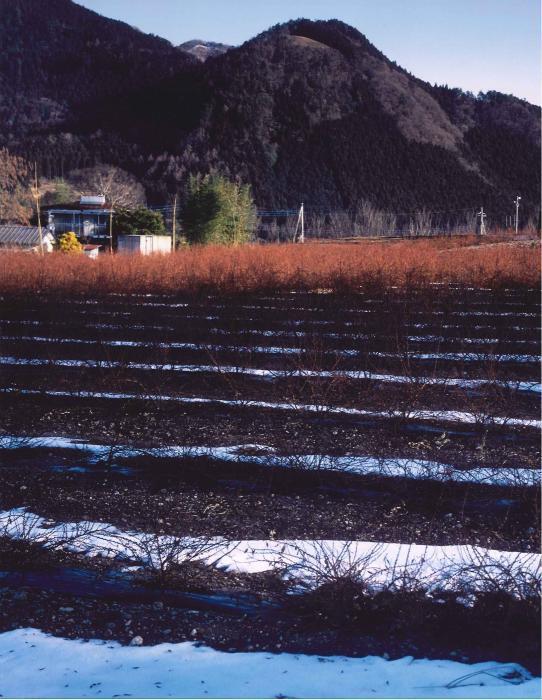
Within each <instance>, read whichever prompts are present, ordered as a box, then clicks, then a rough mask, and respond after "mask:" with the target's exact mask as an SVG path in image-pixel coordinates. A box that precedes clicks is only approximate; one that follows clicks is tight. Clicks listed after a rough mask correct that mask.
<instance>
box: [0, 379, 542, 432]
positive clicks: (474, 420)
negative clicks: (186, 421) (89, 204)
mask: <svg viewBox="0 0 542 700" xmlns="http://www.w3.org/2000/svg"><path fill="white" fill-rule="evenodd" d="M1 392H3V393H17V394H25V395H28V396H35V395H39V396H72V397H78V398H82V399H86V398H89V399H107V400H111V401H130V400H137V401H166V402H172V403H180V404H215V405H219V406H235V407H239V408H245V409H246V408H263V409H269V410H275V411H306V412H307V413H320V414H326V413H327V414H333V415H348V416H359V417H364V418H400V419H402V420H415V421H444V422H447V423H448V422H450V423H467V424H473V425H474V424H476V425H507V426H523V427H526V428H536V429H540V426H541V425H542V423H541V421H539V420H537V419H534V418H510V417H509V416H492V415H488V414H483V413H480V414H475V413H468V412H466V411H438V410H434V411H432V410H424V409H417V408H414V409H412V410H409V409H405V410H404V411H399V410H390V411H369V410H365V409H360V408H349V407H347V406H330V405H328V404H306V403H295V402H275V401H253V400H250V399H246V400H245V399H219V398H209V397H206V396H169V395H167V394H146V393H144V392H141V393H139V394H131V393H128V392H109V391H64V390H60V389H43V390H42V389H19V388H18V387H7V388H2V389H0V393H1Z"/></svg>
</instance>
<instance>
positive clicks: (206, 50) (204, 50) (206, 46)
mask: <svg viewBox="0 0 542 700" xmlns="http://www.w3.org/2000/svg"><path fill="white" fill-rule="evenodd" d="M178 48H179V49H181V51H184V53H187V54H190V55H191V56H194V57H195V58H197V59H198V61H202V62H203V61H206V60H207V59H208V58H211V57H212V56H220V55H221V54H223V53H226V51H229V50H230V49H231V48H232V47H231V46H229V45H228V44H221V43H219V42H217V41H203V40H202V39H190V41H185V42H183V43H182V44H179V47H178Z"/></svg>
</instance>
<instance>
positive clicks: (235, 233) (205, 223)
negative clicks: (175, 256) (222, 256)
mask: <svg viewBox="0 0 542 700" xmlns="http://www.w3.org/2000/svg"><path fill="white" fill-rule="evenodd" d="M182 224H183V230H184V233H185V235H186V238H187V240H188V242H189V243H199V244H208V243H222V244H226V245H235V244H238V243H247V242H248V241H249V240H250V239H251V238H252V234H253V231H254V227H255V225H256V208H255V206H254V201H253V199H252V195H251V192H250V186H249V185H241V184H238V183H236V182H231V181H230V180H227V179H226V178H225V177H222V176H221V175H207V176H205V177H191V178H190V183H189V193H188V198H187V201H186V204H185V206H184V209H183V214H182Z"/></svg>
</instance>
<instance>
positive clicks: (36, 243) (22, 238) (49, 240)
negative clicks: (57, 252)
mask: <svg viewBox="0 0 542 700" xmlns="http://www.w3.org/2000/svg"><path fill="white" fill-rule="evenodd" d="M54 243H55V238H54V236H53V235H52V234H51V233H50V232H49V231H48V230H47V229H45V228H42V245H43V251H44V252H45V253H51V252H52V250H53V246H54ZM0 248H3V249H9V250H26V251H34V252H37V253H39V252H40V232H39V228H38V227H37V226H19V225H18V224H2V225H0Z"/></svg>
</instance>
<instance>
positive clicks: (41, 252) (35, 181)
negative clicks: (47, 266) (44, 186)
mask: <svg viewBox="0 0 542 700" xmlns="http://www.w3.org/2000/svg"><path fill="white" fill-rule="evenodd" d="M32 194H33V195H34V198H35V200H36V214H37V216H38V234H39V237H40V255H43V234H42V230H41V214H40V191H39V188H38V164H37V162H36V161H34V191H33V193H32Z"/></svg>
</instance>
